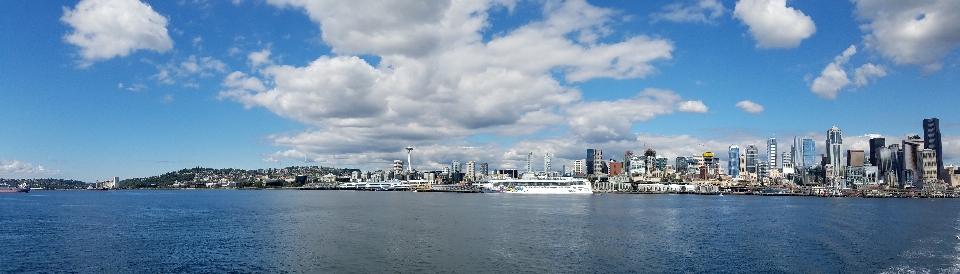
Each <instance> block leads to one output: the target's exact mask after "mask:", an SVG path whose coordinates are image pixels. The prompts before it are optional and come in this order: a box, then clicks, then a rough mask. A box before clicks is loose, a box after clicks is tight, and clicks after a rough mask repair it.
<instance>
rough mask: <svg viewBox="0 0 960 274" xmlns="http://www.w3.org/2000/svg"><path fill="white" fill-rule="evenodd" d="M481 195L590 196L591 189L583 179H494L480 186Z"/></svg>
mask: <svg viewBox="0 0 960 274" xmlns="http://www.w3.org/2000/svg"><path fill="white" fill-rule="evenodd" d="M480 191H481V192H483V193H521V194H592V193H593V188H591V187H590V183H589V182H587V181H586V180H584V179H577V178H569V177H563V178H548V179H494V180H489V181H487V182H486V183H484V184H481V185H480Z"/></svg>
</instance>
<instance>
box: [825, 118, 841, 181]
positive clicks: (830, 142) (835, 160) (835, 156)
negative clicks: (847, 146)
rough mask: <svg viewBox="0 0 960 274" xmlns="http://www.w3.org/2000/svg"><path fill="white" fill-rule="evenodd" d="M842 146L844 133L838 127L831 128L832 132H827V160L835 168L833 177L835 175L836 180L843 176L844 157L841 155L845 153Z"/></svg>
mask: <svg viewBox="0 0 960 274" xmlns="http://www.w3.org/2000/svg"><path fill="white" fill-rule="evenodd" d="M842 144H843V138H842V131H841V130H840V129H839V128H837V126H833V127H831V128H830V130H828V131H827V145H826V147H827V159H828V161H830V162H829V164H830V165H832V166H833V170H832V173H833V174H831V175H833V177H834V178H836V177H839V176H840V174H841V173H840V170H841V168H840V167H841V166H842V165H843V161H842V160H843V155H841V153H843V151H842V150H841V147H840V146H841V145H842Z"/></svg>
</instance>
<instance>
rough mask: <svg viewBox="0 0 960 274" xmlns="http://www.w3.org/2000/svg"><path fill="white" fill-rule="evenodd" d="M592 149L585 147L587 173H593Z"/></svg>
mask: <svg viewBox="0 0 960 274" xmlns="http://www.w3.org/2000/svg"><path fill="white" fill-rule="evenodd" d="M594 151H595V150H594V149H592V148H588V149H587V159H586V161H587V175H590V174H593V154H594Z"/></svg>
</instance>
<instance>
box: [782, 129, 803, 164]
mask: <svg viewBox="0 0 960 274" xmlns="http://www.w3.org/2000/svg"><path fill="white" fill-rule="evenodd" d="M790 155H791V156H793V158H790V161H791V162H793V166H795V167H801V166H803V138H800V136H795V137H793V145H792V146H790ZM783 160H784V161H786V160H787V159H783Z"/></svg>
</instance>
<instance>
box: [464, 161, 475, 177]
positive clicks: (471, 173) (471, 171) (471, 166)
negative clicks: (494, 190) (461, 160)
mask: <svg viewBox="0 0 960 274" xmlns="http://www.w3.org/2000/svg"><path fill="white" fill-rule="evenodd" d="M464 173H466V175H464V177H466V179H467V180H469V181H471V182H472V181H473V180H476V178H477V162H474V161H469V162H467V170H466V171H465V172H464Z"/></svg>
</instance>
